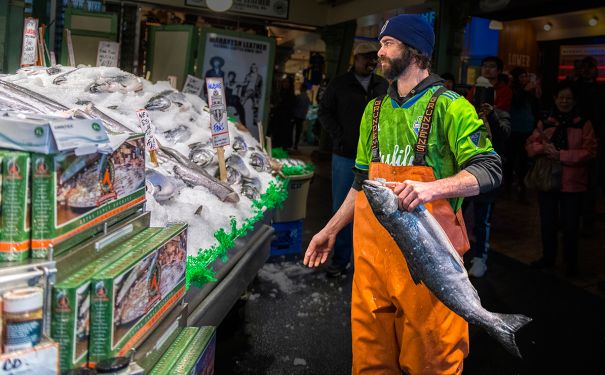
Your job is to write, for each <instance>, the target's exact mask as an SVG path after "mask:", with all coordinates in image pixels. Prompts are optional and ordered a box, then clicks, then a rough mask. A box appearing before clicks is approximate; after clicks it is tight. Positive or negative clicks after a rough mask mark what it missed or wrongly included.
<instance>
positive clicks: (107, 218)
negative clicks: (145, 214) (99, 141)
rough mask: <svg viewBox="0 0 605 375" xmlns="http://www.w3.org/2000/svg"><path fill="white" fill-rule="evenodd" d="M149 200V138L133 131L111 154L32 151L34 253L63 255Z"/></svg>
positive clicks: (35, 256)
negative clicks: (146, 194)
mask: <svg viewBox="0 0 605 375" xmlns="http://www.w3.org/2000/svg"><path fill="white" fill-rule="evenodd" d="M144 202H145V139H144V136H143V134H133V135H131V136H130V137H129V138H128V139H127V140H125V141H124V142H123V143H122V144H121V145H120V146H119V147H118V148H117V149H116V150H115V151H113V152H112V153H110V154H102V153H92V154H88V155H82V156H79V155H76V153H75V152H74V151H66V152H61V153H58V154H51V155H45V154H33V156H32V220H33V230H32V257H33V258H45V257H46V256H47V253H48V249H49V246H50V245H52V246H53V247H54V249H55V253H56V254H59V253H61V252H63V251H65V250H67V249H69V248H70V247H72V246H74V245H76V244H78V243H79V242H82V241H83V240H85V239H86V238H88V237H90V236H91V235H94V234H95V233H97V232H99V231H101V230H102V228H103V225H104V224H107V225H112V224H114V223H117V222H118V221H119V220H121V219H123V218H125V217H126V216H128V215H130V214H131V213H133V212H134V211H136V210H137V209H139V208H141V207H142V206H143V203H144Z"/></svg>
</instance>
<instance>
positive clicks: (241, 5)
mask: <svg viewBox="0 0 605 375" xmlns="http://www.w3.org/2000/svg"><path fill="white" fill-rule="evenodd" d="M185 5H189V6H194V7H202V8H208V6H207V5H206V0H185ZM288 7H289V0H233V6H231V9H229V11H228V13H232V12H233V13H244V14H254V15H257V16H265V17H274V18H284V19H287V18H288Z"/></svg>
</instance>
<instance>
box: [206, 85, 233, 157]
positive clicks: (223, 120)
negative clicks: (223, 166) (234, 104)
mask: <svg viewBox="0 0 605 375" xmlns="http://www.w3.org/2000/svg"><path fill="white" fill-rule="evenodd" d="M206 90H207V92H208V108H209V109H210V131H211V132H212V145H213V146H214V147H215V148H216V147H223V146H229V144H230V141H229V127H228V124H227V105H226V103H225V86H224V84H223V79H222V78H219V77H210V78H206Z"/></svg>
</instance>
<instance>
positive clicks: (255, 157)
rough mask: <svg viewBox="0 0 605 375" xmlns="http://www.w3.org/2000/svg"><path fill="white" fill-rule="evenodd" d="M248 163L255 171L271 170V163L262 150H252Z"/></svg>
mask: <svg viewBox="0 0 605 375" xmlns="http://www.w3.org/2000/svg"><path fill="white" fill-rule="evenodd" d="M250 165H251V166H252V168H254V169H255V170H256V171H257V172H269V171H271V163H270V162H269V158H268V157H267V155H265V154H263V153H262V152H253V153H252V154H251V155H250Z"/></svg>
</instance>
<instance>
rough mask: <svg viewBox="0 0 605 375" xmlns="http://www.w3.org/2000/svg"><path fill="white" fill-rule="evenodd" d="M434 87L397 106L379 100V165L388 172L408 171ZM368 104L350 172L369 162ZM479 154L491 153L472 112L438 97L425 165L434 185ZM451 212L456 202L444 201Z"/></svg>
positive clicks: (458, 101)
mask: <svg viewBox="0 0 605 375" xmlns="http://www.w3.org/2000/svg"><path fill="white" fill-rule="evenodd" d="M438 88H439V86H431V87H429V88H427V89H425V90H424V91H422V92H420V93H418V94H416V95H415V96H414V97H412V98H410V99H409V100H408V101H406V102H404V103H403V104H402V105H401V106H400V105H399V104H398V103H397V102H396V101H395V100H394V99H392V98H390V97H389V96H386V97H385V99H384V100H383V102H382V104H381V108H380V118H379V122H378V144H379V151H380V161H381V162H382V163H385V164H390V165H394V166H409V165H413V162H414V146H415V145H416V142H417V141H418V131H419V129H420V124H421V122H422V116H423V115H424V111H425V109H426V106H427V104H428V102H429V99H430V98H431V96H432V95H433V93H434V92H435V91H437V89H438ZM373 105H374V100H372V101H370V103H368V105H367V106H366V108H365V111H364V114H363V118H362V121H361V127H360V131H359V144H358V146H357V158H356V160H355V167H356V168H357V169H360V170H362V171H367V170H369V165H370V162H371V161H372V109H373ZM483 153H494V149H493V147H492V144H491V142H490V140H489V138H488V131H487V128H486V126H485V124H484V123H483V121H482V120H480V119H479V118H478V116H477V112H476V111H475V108H474V107H473V106H472V105H471V104H470V103H469V102H468V101H467V100H466V99H465V98H463V97H461V96H460V95H458V94H457V93H455V92H453V91H446V92H444V93H443V94H441V95H440V96H439V99H438V100H437V103H436V105H435V111H434V114H433V122H432V127H431V132H430V134H429V137H428V149H427V152H426V156H425V160H426V165H427V166H429V167H431V168H433V171H434V173H435V178H436V179H441V178H445V177H449V176H453V175H455V174H456V173H458V172H459V171H460V169H461V168H460V166H461V165H462V164H464V162H466V161H467V160H468V159H470V158H471V157H473V156H475V155H477V154H483ZM450 203H451V204H452V207H453V208H454V211H456V210H457V209H458V208H460V206H461V204H462V199H453V200H451V201H450Z"/></svg>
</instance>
